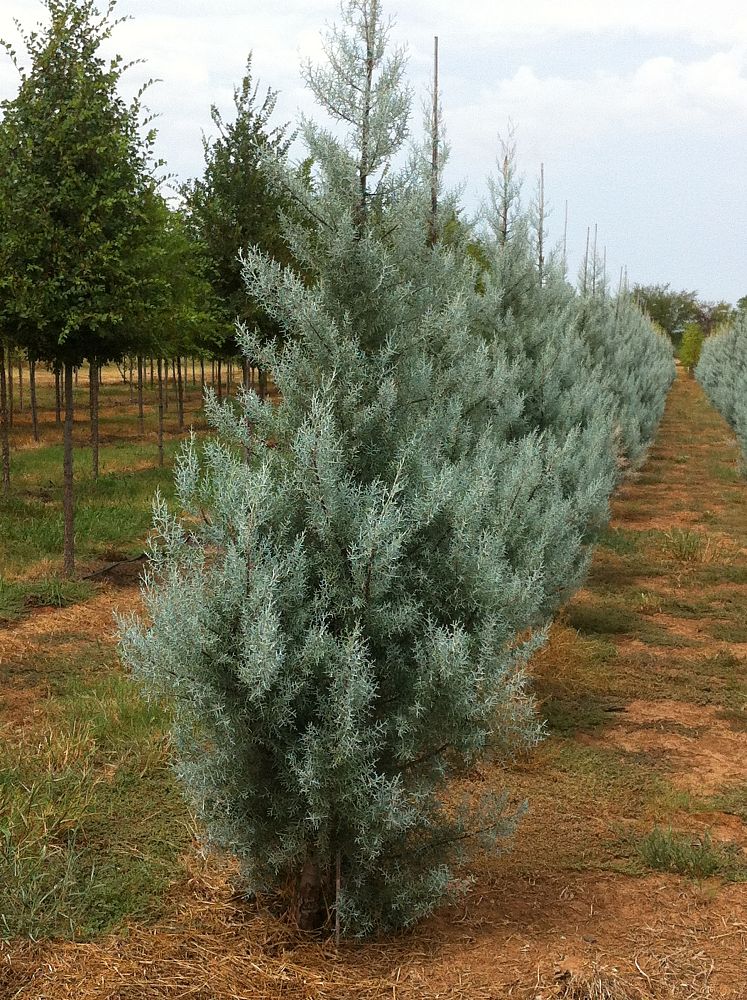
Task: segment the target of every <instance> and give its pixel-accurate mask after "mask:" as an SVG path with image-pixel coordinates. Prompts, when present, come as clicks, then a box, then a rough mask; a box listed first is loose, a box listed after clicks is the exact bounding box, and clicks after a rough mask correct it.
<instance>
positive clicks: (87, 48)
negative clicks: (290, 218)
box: [0, 0, 153, 574]
mask: <svg viewBox="0 0 747 1000" xmlns="http://www.w3.org/2000/svg"><path fill="white" fill-rule="evenodd" d="M114 6H115V4H114V2H111V3H109V4H108V5H107V6H106V7H105V9H104V12H103V13H100V12H99V10H98V8H97V6H96V3H95V2H94V0H45V7H46V11H47V15H48V23H47V24H46V25H45V26H44V27H43V28H42V29H40V30H36V31H32V32H28V33H23V32H22V39H23V42H24V44H25V48H26V50H27V53H28V57H29V67H28V69H26V68H24V67H23V66H21V64H20V63H19V61H18V58H17V56H16V52H15V50H14V49H13V48H12V47H11V46H10V45H8V44H7V43H6V44H5V48H6V51H7V52H8V54H9V55H10V57H11V59H12V60H13V62H14V64H15V65H16V67H17V68H18V71H19V74H20V89H19V92H18V94H17V96H16V97H15V98H14V99H13V100H10V101H5V102H4V103H3V105H2V110H3V115H4V121H3V129H2V134H1V137H0V138H1V141H2V149H0V161H1V162H2V163H3V169H2V171H0V203H1V204H2V206H3V209H4V214H5V218H4V225H3V229H2V232H1V233H0V275H2V277H1V278H0V280H2V281H3V283H4V285H5V290H4V294H3V300H4V302H5V303H6V321H7V322H8V323H9V324H10V325H11V327H12V328H13V329H14V331H17V333H18V335H19V337H21V336H22V337H23V341H22V342H23V345H24V346H25V347H26V348H27V349H28V350H29V352H30V354H33V356H35V357H38V358H43V359H45V360H48V361H51V362H53V363H54V364H57V365H60V366H61V367H62V369H63V372H64V399H65V430H64V483H65V485H64V512H65V550H64V565H65V571H66V572H67V573H68V574H72V572H73V570H74V522H73V446H72V421H73V368H74V367H75V366H77V365H79V364H80V363H81V361H82V360H83V359H84V358H88V359H90V360H91V361H92V362H93V363H94V365H96V364H98V363H100V361H101V360H106V359H107V358H111V357H121V356H122V355H123V354H124V353H126V350H127V347H126V335H127V325H126V324H127V320H128V318H129V317H130V316H131V315H132V313H133V310H134V307H135V303H136V302H137V299H138V296H139V294H140V293H139V289H138V283H137V278H136V270H137V269H136V267H135V266H134V263H133V262H134V260H135V258H136V256H137V253H138V251H139V248H140V247H141V246H142V244H143V241H144V239H145V238H146V232H147V225H148V217H147V212H146V211H145V202H146V195H147V192H148V191H149V189H150V188H151V186H152V182H151V180H150V173H149V164H150V152H151V148H152V142H153V133H152V131H151V132H149V133H148V134H147V136H146V137H145V138H143V137H141V134H140V124H141V115H140V104H139V101H138V100H135V101H134V102H133V103H132V104H129V105H128V104H127V103H126V102H125V101H124V100H123V99H122V98H121V97H120V96H119V94H118V92H117V86H118V84H119V81H120V78H121V76H122V73H123V72H124V70H125V68H126V67H125V64H124V63H123V60H122V57H121V56H115V57H114V58H113V59H111V60H109V59H106V58H105V57H104V56H103V54H102V52H101V48H102V46H103V44H104V43H105V42H107V41H108V40H109V38H110V37H111V35H112V32H113V31H114V29H115V27H116V25H117V24H118V23H119V22H118V21H117V20H116V19H114V18H113V10H114Z"/></svg>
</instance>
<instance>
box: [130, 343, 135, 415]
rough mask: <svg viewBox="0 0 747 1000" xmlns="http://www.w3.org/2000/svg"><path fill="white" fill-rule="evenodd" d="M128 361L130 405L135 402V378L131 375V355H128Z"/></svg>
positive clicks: (132, 365) (132, 363) (132, 362)
mask: <svg viewBox="0 0 747 1000" xmlns="http://www.w3.org/2000/svg"><path fill="white" fill-rule="evenodd" d="M129 362H130V405H132V404H133V403H134V402H135V379H134V377H133V374H132V373H133V368H134V361H133V357H132V355H130V357H129Z"/></svg>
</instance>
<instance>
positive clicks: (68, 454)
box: [62, 361, 75, 577]
mask: <svg viewBox="0 0 747 1000" xmlns="http://www.w3.org/2000/svg"><path fill="white" fill-rule="evenodd" d="M62 467H63V477H64V487H63V509H64V520H65V546H64V553H63V566H64V572H65V576H67V577H71V576H72V575H73V573H75V507H74V498H73V364H72V362H71V361H66V362H65V430H64V434H63V463H62Z"/></svg>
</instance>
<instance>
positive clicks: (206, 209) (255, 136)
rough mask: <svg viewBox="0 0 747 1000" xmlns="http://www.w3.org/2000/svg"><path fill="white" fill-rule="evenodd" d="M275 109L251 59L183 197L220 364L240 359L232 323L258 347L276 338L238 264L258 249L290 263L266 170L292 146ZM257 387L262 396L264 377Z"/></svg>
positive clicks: (280, 200) (280, 202)
mask: <svg viewBox="0 0 747 1000" xmlns="http://www.w3.org/2000/svg"><path fill="white" fill-rule="evenodd" d="M276 101H277V94H276V93H275V92H274V91H272V90H268V91H267V92H266V94H265V96H264V98H263V100H262V101H261V103H260V102H259V101H258V86H257V85H255V84H254V83H253V81H252V72H251V55H250V56H249V58H248V60H247V66H246V73H245V75H244V77H243V78H242V81H241V85H240V86H239V87H237V88H236V89H235V90H234V106H235V109H236V115H235V118H234V120H233V121H231V122H226V121H224V119H223V116H222V115H221V113H220V111H219V110H218V108H217V107H216V106H215V105H213V106H212V107H211V109H210V115H211V118H212V121H213V124H214V126H215V128H216V130H217V133H218V135H217V137H216V138H215V139H213V140H210V139H207V138H205V139H204V140H203V146H204V153H205V170H204V173H203V175H202V177H201V178H199V179H197V180H194V181H191V182H190V183H188V184H186V185H185V186H184V188H183V191H182V193H183V196H184V208H185V215H186V219H187V221H188V224H189V226H190V228H191V231H192V233H193V236H194V237H195V239H196V240H197V241H198V242H199V243H200V244H201V245H202V249H203V252H204V254H205V258H206V261H207V264H208V277H209V279H210V281H211V284H212V286H213V289H214V294H215V298H216V300H217V302H219V303H220V304H221V307H222V308H221V312H222V317H221V318H222V330H221V343H220V344H215V345H214V346H215V348H216V350H217V351H218V353H221V354H223V356H225V357H232V356H235V355H237V354H241V352H240V350H239V347H238V345H237V343H236V339H235V335H234V326H235V323H236V322H237V321H238V322H239V323H241V324H243V325H245V326H247V327H248V328H250V329H252V328H255V327H256V328H257V330H258V331H259V339H260V342H261V343H264V342H266V341H269V340H272V339H274V338H275V337H276V336H277V335H278V332H279V331H278V327H277V324H276V323H275V322H274V321H273V320H272V318H271V317H270V316H268V315H267V313H266V312H265V311H264V310H262V309H261V307H260V306H259V305H258V303H257V302H256V300H254V299H252V298H251V297H250V296H248V295H247V292H246V287H245V284H244V281H243V278H242V274H241V263H240V261H239V251H240V250H243V249H245V248H247V247H250V246H259V247H261V248H262V249H263V250H264V251H265V252H267V253H269V254H270V255H271V256H272V257H273V258H274V259H276V260H278V261H280V262H281V263H282V264H290V263H291V257H290V254H289V252H288V247H287V244H286V243H285V241H284V240H283V237H282V233H281V225H280V213H281V211H282V210H283V209H286V210H287V209H288V205H287V199H285V198H284V197H283V194H282V191H281V190H280V189H278V188H277V187H276V186H274V185H273V184H272V182H271V178H270V176H269V174H268V171H267V169H266V167H265V166H264V164H265V160H266V157H267V155H268V154H269V155H271V156H275V157H277V158H279V159H281V160H282V159H284V158H285V156H286V154H287V151H288V147H289V145H290V141H291V140H290V137H289V136H288V134H287V127H286V126H272V125H271V123H270V119H271V118H272V114H273V112H274V110H275V104H276ZM242 357H243V355H242ZM252 360H253V361H254V360H255V359H252ZM243 363H244V366H245V380H246V361H244V362H243ZM260 385H261V392H262V394H264V392H265V373H264V371H261V372H260Z"/></svg>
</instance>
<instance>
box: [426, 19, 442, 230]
mask: <svg viewBox="0 0 747 1000" xmlns="http://www.w3.org/2000/svg"><path fill="white" fill-rule="evenodd" d="M438 96H439V95H438V35H436V37H435V38H434V39H433V107H432V110H431V116H432V117H431V215H430V225H429V229H430V233H429V242H430V244H431V246H435V245H436V243H437V241H438V182H439V178H438V168H439V162H438V152H439V140H440V137H441V136H440V123H439V120H438V118H439V115H438V113H439V102H438Z"/></svg>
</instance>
